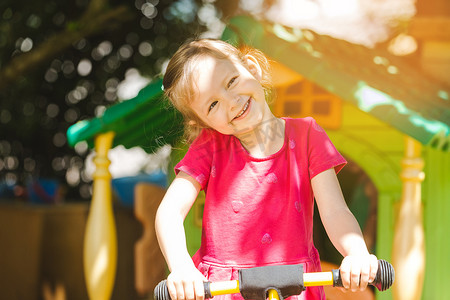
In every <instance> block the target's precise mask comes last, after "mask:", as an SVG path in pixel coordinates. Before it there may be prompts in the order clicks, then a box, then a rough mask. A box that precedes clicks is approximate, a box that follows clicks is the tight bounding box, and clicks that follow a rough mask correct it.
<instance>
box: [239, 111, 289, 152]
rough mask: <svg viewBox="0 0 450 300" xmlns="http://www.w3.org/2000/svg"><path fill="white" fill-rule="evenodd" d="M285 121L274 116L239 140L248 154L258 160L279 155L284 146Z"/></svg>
mask: <svg viewBox="0 0 450 300" xmlns="http://www.w3.org/2000/svg"><path fill="white" fill-rule="evenodd" d="M284 128H285V121H284V120H283V119H280V118H276V117H275V116H273V115H272V117H271V118H269V119H268V120H266V121H264V122H262V123H261V124H260V125H259V126H257V127H256V128H255V129H254V130H252V131H251V132H248V133H245V134H243V135H241V136H238V137H237V138H238V139H239V141H240V142H241V144H242V146H243V147H244V148H245V149H246V150H247V151H248V153H249V154H250V155H251V156H253V157H256V158H264V157H267V156H270V155H272V154H275V153H277V152H278V151H279V150H280V149H281V148H282V147H283V144H284V135H285V131H284Z"/></svg>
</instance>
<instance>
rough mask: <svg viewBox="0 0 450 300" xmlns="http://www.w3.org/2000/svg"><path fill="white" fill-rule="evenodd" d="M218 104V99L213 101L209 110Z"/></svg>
mask: <svg viewBox="0 0 450 300" xmlns="http://www.w3.org/2000/svg"><path fill="white" fill-rule="evenodd" d="M216 104H217V101H214V102H213V103H211V105H210V106H209V109H208V112H210V111H211V110H212V109H213V108H214V106H216Z"/></svg>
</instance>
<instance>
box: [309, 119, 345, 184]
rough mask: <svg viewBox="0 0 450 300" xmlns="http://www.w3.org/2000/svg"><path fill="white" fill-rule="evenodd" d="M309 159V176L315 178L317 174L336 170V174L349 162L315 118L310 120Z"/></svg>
mask: <svg viewBox="0 0 450 300" xmlns="http://www.w3.org/2000/svg"><path fill="white" fill-rule="evenodd" d="M308 119H309V121H310V126H309V129H308V158H309V175H310V178H313V177H314V176H316V175H317V174H320V173H322V172H323V171H326V170H328V169H331V168H334V169H335V171H336V174H337V173H339V171H340V170H341V169H342V168H343V167H344V166H345V164H346V163H347V161H346V160H345V158H344V157H343V156H342V155H341V154H340V153H339V152H338V151H337V149H336V147H335V146H334V145H333V143H332V142H331V140H330V138H329V137H328V135H327V134H326V132H325V130H323V128H322V127H320V126H319V124H317V123H316V121H315V120H314V119H313V118H308Z"/></svg>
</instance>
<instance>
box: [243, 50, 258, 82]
mask: <svg viewBox="0 0 450 300" xmlns="http://www.w3.org/2000/svg"><path fill="white" fill-rule="evenodd" d="M244 59H245V62H246V63H247V69H248V70H249V71H250V73H251V74H252V75H253V76H254V77H255V78H256V79H257V80H258V81H261V79H262V69H261V66H260V65H259V62H258V60H257V59H256V58H255V57H254V56H253V55H250V54H247V55H245V57H244Z"/></svg>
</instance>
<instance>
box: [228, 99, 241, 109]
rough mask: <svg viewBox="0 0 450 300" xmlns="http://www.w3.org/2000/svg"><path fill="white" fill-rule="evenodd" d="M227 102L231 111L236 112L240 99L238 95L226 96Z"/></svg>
mask: <svg viewBox="0 0 450 300" xmlns="http://www.w3.org/2000/svg"><path fill="white" fill-rule="evenodd" d="M227 102H228V103H229V107H230V110H231V111H234V110H237V109H239V108H240V105H241V98H240V97H239V96H238V95H228V97H227Z"/></svg>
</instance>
